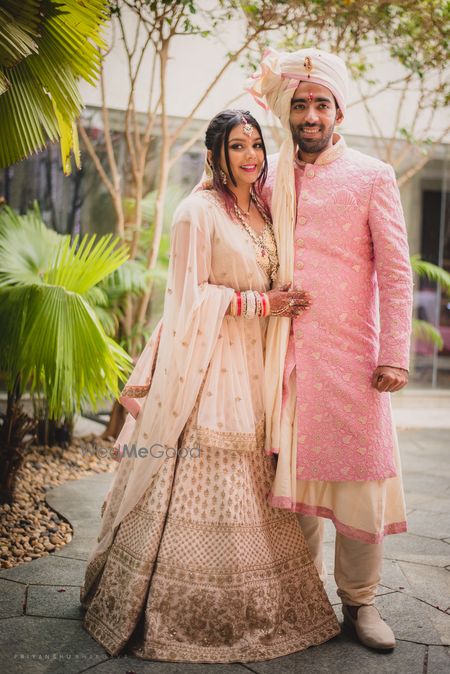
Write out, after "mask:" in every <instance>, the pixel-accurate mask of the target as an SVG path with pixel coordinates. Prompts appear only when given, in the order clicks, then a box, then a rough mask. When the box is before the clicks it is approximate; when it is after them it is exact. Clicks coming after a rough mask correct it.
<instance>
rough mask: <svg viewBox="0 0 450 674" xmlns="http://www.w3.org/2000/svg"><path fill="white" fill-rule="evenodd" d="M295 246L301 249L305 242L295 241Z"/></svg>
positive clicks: (301, 240)
mask: <svg viewBox="0 0 450 674" xmlns="http://www.w3.org/2000/svg"><path fill="white" fill-rule="evenodd" d="M296 244H297V246H300V248H303V246H304V245H305V242H304V241H303V239H296Z"/></svg>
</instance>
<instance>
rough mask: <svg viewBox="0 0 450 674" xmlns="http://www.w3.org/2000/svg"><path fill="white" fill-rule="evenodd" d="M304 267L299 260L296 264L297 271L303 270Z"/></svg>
mask: <svg viewBox="0 0 450 674" xmlns="http://www.w3.org/2000/svg"><path fill="white" fill-rule="evenodd" d="M304 266H305V265H304V264H303V262H302V261H301V260H299V261H298V262H297V264H296V267H297V269H303V267H304Z"/></svg>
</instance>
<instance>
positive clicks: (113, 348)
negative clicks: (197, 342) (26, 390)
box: [0, 207, 132, 418]
mask: <svg viewBox="0 0 450 674" xmlns="http://www.w3.org/2000/svg"><path fill="white" fill-rule="evenodd" d="M78 244H79V245H78ZM126 258H127V251H126V249H125V247H123V246H121V247H118V246H117V242H116V241H115V240H113V239H112V238H111V236H105V237H101V238H100V239H99V240H98V241H97V240H96V237H95V236H91V237H87V236H85V237H83V239H82V240H81V242H79V239H78V237H76V238H75V239H74V240H73V241H72V242H71V241H70V238H69V237H67V236H61V235H59V234H57V233H56V232H52V231H51V230H48V229H47V228H46V227H45V225H44V224H43V223H42V220H41V219H40V217H39V213H38V211H37V210H36V209H35V210H34V211H32V212H31V213H28V214H27V215H26V216H18V215H16V214H15V213H14V212H13V211H11V209H10V208H8V207H5V208H3V209H2V210H1V211H0V270H1V274H0V315H1V316H2V330H1V331H0V369H1V370H3V371H5V372H6V374H7V380H8V386H9V387H10V386H12V384H13V382H14V381H15V379H16V377H17V375H18V374H19V373H20V374H21V381H22V384H23V386H26V385H27V383H29V385H30V390H31V391H32V392H35V393H37V394H38V395H43V396H45V398H46V399H47V402H48V406H49V411H50V416H51V417H54V418H57V417H60V416H61V415H62V414H73V413H74V412H75V411H78V410H80V408H81V407H82V406H83V405H85V404H89V405H91V406H93V407H94V408H95V407H96V405H97V404H98V401H99V400H102V399H104V398H106V397H111V396H117V395H118V384H119V380H123V379H125V378H126V376H127V374H128V373H129V372H130V371H131V368H132V363H131V359H130V358H129V356H128V354H127V353H126V352H125V351H123V349H121V348H120V347H119V345H118V344H116V343H115V342H114V341H113V340H112V339H110V337H109V336H108V335H110V334H111V333H113V331H114V330H115V327H116V326H115V323H114V317H111V316H108V317H107V316H106V315H101V317H99V316H98V314H102V311H101V310H102V307H101V306H100V305H101V304H102V303H105V302H106V303H107V296H106V293H105V291H104V290H102V289H101V288H98V287H95V286H96V284H97V283H99V282H100V281H102V280H104V279H105V278H106V277H107V275H108V274H110V273H112V272H114V271H115V270H116V269H117V268H118V266H119V265H120V264H122V263H123V261H124V260H126ZM95 303H97V305H99V306H98V307H97V310H96V309H94V308H93V306H92V304H95ZM104 312H106V310H104ZM103 325H105V327H106V330H107V333H105V329H104V327H103Z"/></svg>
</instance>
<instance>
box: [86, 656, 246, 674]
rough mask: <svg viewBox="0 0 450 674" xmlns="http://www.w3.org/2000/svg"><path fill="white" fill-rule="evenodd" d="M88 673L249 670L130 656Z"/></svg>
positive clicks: (231, 673) (233, 673) (230, 673)
mask: <svg viewBox="0 0 450 674" xmlns="http://www.w3.org/2000/svg"><path fill="white" fill-rule="evenodd" d="M250 666H251V665H250ZM88 671H89V674H91V673H92V674H125V672H128V671H132V672H134V673H135V674H249V670H248V669H247V668H244V667H243V666H242V665H239V664H230V665H195V664H188V663H182V662H147V661H145V660H140V659H139V658H132V657H129V656H128V657H127V656H125V657H119V658H111V659H110V660H108V662H104V663H102V664H99V665H96V666H95V667H93V668H92V669H89V670H88ZM250 671H251V670H250Z"/></svg>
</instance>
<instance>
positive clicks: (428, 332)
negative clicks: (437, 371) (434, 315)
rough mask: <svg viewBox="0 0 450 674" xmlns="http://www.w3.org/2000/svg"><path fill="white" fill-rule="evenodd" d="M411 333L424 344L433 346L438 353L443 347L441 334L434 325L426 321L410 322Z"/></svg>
mask: <svg viewBox="0 0 450 674" xmlns="http://www.w3.org/2000/svg"><path fill="white" fill-rule="evenodd" d="M412 333H413V335H414V337H415V338H416V339H422V340H423V341H424V342H428V343H430V344H435V345H436V346H437V348H438V349H439V351H441V350H442V349H443V347H444V340H443V339H442V336H441V333H440V332H439V331H438V330H436V328H435V327H434V325H431V323H428V321H419V320H418V319H417V318H414V319H413V322H412Z"/></svg>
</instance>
